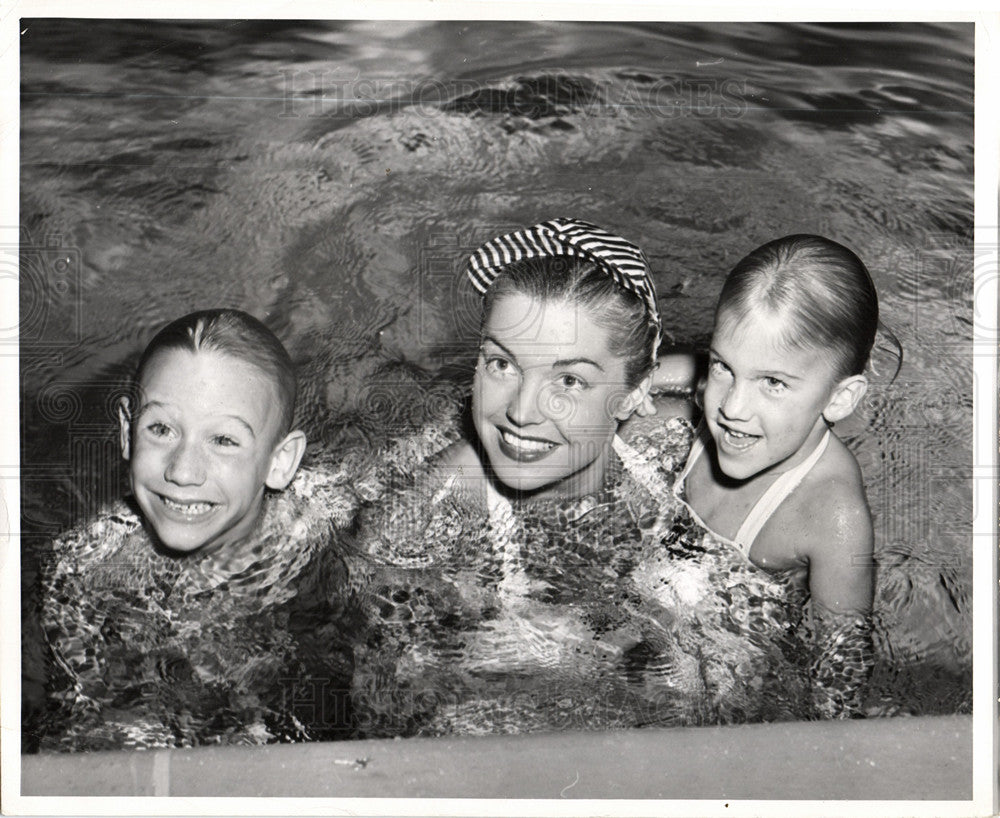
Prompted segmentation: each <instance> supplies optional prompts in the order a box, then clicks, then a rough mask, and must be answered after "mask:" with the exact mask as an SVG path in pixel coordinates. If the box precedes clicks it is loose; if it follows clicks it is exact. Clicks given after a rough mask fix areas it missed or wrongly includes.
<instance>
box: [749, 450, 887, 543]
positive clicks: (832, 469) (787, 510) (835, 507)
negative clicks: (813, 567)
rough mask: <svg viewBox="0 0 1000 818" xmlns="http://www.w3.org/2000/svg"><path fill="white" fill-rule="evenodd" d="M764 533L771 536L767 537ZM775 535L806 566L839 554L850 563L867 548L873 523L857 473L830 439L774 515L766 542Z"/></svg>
mask: <svg viewBox="0 0 1000 818" xmlns="http://www.w3.org/2000/svg"><path fill="white" fill-rule="evenodd" d="M768 528H770V529H771V531H768ZM775 532H780V535H781V536H782V537H783V538H787V540H788V541H789V542H790V543H793V544H794V548H795V551H796V554H797V555H798V556H800V557H802V558H804V559H806V560H808V561H810V562H814V561H815V560H816V559H817V558H818V557H822V558H829V557H830V556H831V555H832V554H835V553H836V552H838V551H844V552H845V553H849V554H851V555H853V556H854V557H857V556H859V555H861V554H862V553H863V552H867V553H869V554H870V552H871V548H872V541H873V535H872V520H871V512H870V510H869V508H868V500H867V497H866V495H865V487H864V480H863V476H862V474H861V467H860V466H859V465H858V462H857V460H855V458H854V455H853V454H851V452H850V450H849V449H848V448H847V446H846V445H844V443H843V442H842V441H841V440H840V439H839V438H838V437H836V436H835V435H833V434H832V433H831V436H830V444H829V445H828V447H827V450H826V452H824V454H823V457H822V458H820V460H819V461H818V462H817V463H816V465H815V466H814V467H813V469H812V470H811V471H810V472H809V473H808V474H807V475H806V476H805V477H804V478H803V479H802V482H801V483H800V484H799V486H798V487H797V488H796V490H795V491H793V492H792V494H791V495H790V496H789V497H788V498H787V499H786V500H785V502H784V503H783V504H782V506H781V507H779V508H778V510H777V511H776V512H775V515H774V517H773V518H772V520H771V521H769V524H768V526H765V529H764V530H763V531H762V532H761V533H762V534H764V535H765V536H767V535H768V534H772V535H773V534H774V533H775Z"/></svg>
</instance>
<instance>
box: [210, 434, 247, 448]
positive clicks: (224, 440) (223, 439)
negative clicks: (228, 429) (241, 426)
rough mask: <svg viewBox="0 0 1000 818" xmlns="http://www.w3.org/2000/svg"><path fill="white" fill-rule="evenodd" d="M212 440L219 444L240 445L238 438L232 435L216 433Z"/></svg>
mask: <svg viewBox="0 0 1000 818" xmlns="http://www.w3.org/2000/svg"><path fill="white" fill-rule="evenodd" d="M212 442H213V443H215V444H216V445H217V446H239V445H240V443H239V441H238V440H236V438H233V437H230V436H229V435H215V437H213V438H212Z"/></svg>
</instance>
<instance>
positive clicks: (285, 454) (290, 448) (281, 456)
mask: <svg viewBox="0 0 1000 818" xmlns="http://www.w3.org/2000/svg"><path fill="white" fill-rule="evenodd" d="M305 452H306V436H305V433H304V432H300V431H299V430H298V429H296V430H295V431H292V432H289V433H288V434H287V435H285V437H284V438H283V439H282V440H281V441H279V442H278V444H277V445H276V446H275V447H274V451H273V452H272V453H271V466H270V468H269V469H268V472H267V477H266V478H265V479H264V485H266V486H267V487H268V488H269V489H276V490H278V491H280V490H281V489H283V488H285V486H287V485H288V484H289V483H291V482H292V478H293V477H294V476H295V472H296V471H297V470H298V468H299V463H301V462H302V455H304V454H305Z"/></svg>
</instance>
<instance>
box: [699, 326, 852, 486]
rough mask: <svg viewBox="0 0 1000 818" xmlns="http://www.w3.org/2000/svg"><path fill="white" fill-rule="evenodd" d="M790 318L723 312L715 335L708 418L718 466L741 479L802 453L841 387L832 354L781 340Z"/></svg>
mask: <svg viewBox="0 0 1000 818" xmlns="http://www.w3.org/2000/svg"><path fill="white" fill-rule="evenodd" d="M786 320H787V319H785V318H783V317H782V316H780V315H778V314H775V313H771V312H764V313H758V314H755V315H750V316H747V317H745V318H740V319H737V318H734V317H727V315H726V314H725V313H722V314H721V315H720V317H719V323H718V324H717V325H716V329H715V334H714V335H713V336H712V349H711V352H710V356H709V369H708V381H707V383H706V386H705V395H704V405H705V422H706V424H707V425H708V429H709V431H710V432H711V434H712V438H713V439H714V441H715V450H716V454H717V457H718V463H719V467H720V468H721V469H722V471H723V472H724V473H725V474H726V475H727V476H729V477H731V478H734V479H736V480H746V479H749V478H751V477H755V476H757V475H758V474H761V473H763V472H766V471H769V470H770V469H774V468H777V469H780V470H781V471H785V470H787V469H789V468H792V467H793V466H795V465H797V464H798V463H800V462H802V461H803V460H805V459H806V458H807V457H808V456H809V455H810V454H811V453H812V451H813V448H814V447H815V446H816V445H817V444H818V443H819V441H820V438H821V436H822V434H823V432H824V431H825V429H826V423H825V422H824V420H823V412H824V411H825V410H826V409H827V406H828V405H830V403H831V401H832V400H833V399H834V396H835V395H836V394H837V393H838V390H839V389H840V388H841V386H840V382H839V379H838V377H837V373H836V371H835V370H834V367H833V363H832V361H831V360H830V356H829V355H827V354H824V353H823V352H822V351H821V350H818V349H809V348H806V349H799V348H792V347H789V346H788V345H787V344H786V343H784V342H783V340H782V331H783V330H784V328H785V321H786ZM841 416H842V415H839V416H838V417H836V418H832V419H839V417H841Z"/></svg>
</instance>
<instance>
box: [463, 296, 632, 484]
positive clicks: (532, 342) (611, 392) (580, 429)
mask: <svg viewBox="0 0 1000 818" xmlns="http://www.w3.org/2000/svg"><path fill="white" fill-rule="evenodd" d="M608 340H609V333H608V330H606V329H604V328H603V327H600V326H598V325H597V324H596V323H594V321H593V319H592V317H591V315H590V313H589V311H588V310H587V309H585V308H581V307H579V306H577V305H575V304H572V303H567V302H564V301H541V300H539V299H537V298H534V297H532V296H527V295H524V294H521V293H510V294H505V295H501V296H499V297H498V298H497V299H496V300H495V301H494V302H493V308H492V310H491V312H490V314H489V316H488V317H487V319H486V322H485V325H484V327H483V340H482V346H481V348H480V353H479V362H478V365H477V367H476V377H475V383H474V389H473V399H472V417H473V421H474V423H475V426H476V432H477V433H478V434H479V439H480V441H481V443H482V446H483V449H484V450H485V452H486V456H487V458H488V459H489V464H490V466H491V467H492V469H493V472H494V474H495V475H496V476H497V478H498V479H499V480H500V481H502V482H503V483H504V484H505V485H507V486H508V487H510V488H512V489H514V490H516V491H523V492H535V493H537V494H539V495H542V496H561V497H578V496H581V495H583V494H587V493H590V492H593V491H596V490H597V489H599V488H600V486H601V484H602V482H603V480H604V473H605V469H606V467H607V463H608V458H609V453H610V446H611V439H612V437H613V436H614V433H615V430H616V429H617V428H618V422H619V420H622V419H624V418H626V417H628V415H629V414H630V413H631V411H632V409H633V408H634V406H635V405H636V404H635V401H636V400H637V399H639V400H641V398H642V397H643V396H644V395H645V389H644V387H643V386H640V387H638V388H637V389H635V390H630V389H629V387H628V386H627V385H626V383H625V359H624V358H623V357H621V356H618V355H614V354H612V353H611V352H610V351H609V344H608Z"/></svg>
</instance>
